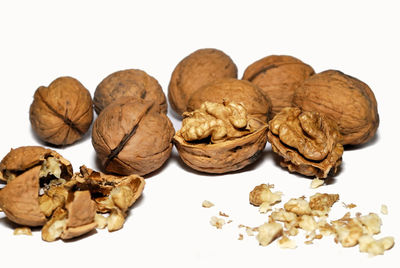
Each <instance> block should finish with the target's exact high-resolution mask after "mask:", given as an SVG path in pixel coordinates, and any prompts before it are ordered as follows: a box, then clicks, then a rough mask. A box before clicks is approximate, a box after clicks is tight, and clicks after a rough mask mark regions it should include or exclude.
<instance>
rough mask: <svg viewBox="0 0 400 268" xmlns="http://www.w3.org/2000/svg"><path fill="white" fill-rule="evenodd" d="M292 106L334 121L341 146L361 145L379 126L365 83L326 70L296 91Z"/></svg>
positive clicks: (374, 107)
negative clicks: (341, 137) (340, 137)
mask: <svg viewBox="0 0 400 268" xmlns="http://www.w3.org/2000/svg"><path fill="white" fill-rule="evenodd" d="M293 104H295V105H296V106H299V107H301V108H302V109H303V110H304V111H318V112H320V113H324V114H326V115H327V116H328V117H329V118H331V119H333V120H334V121H336V123H337V124H338V126H339V131H340V133H341V134H342V136H343V140H342V144H343V145H346V144H352V145H357V144H363V143H366V142H368V141H369V140H371V139H372V138H373V137H374V135H375V133H376V130H377V128H378V126H379V115H378V108H377V103H376V99H375V96H374V93H373V92H372V90H371V89H370V88H369V87H368V85H367V84H365V83H363V82H361V81H360V80H358V79H356V78H354V77H351V76H348V75H346V74H344V73H342V72H339V71H335V70H328V71H324V72H322V73H318V74H316V75H313V76H311V77H310V78H309V79H307V80H306V81H304V84H303V85H302V86H300V87H299V88H297V89H296V92H295V95H294V98H293Z"/></svg>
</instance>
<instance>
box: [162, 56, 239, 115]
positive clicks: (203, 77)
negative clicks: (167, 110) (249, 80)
mask: <svg viewBox="0 0 400 268" xmlns="http://www.w3.org/2000/svg"><path fill="white" fill-rule="evenodd" d="M220 78H237V67H236V65H235V63H234V62H233V61H232V59H231V58H230V57H229V56H228V55H226V54H225V53H224V52H222V51H220V50H217V49H212V48H207V49H199V50H197V51H195V52H193V53H192V54H190V55H189V56H187V57H186V58H184V59H183V60H182V61H181V62H180V63H179V64H178V65H177V66H176V67H175V69H174V71H173V73H172V76H171V80H170V83H169V87H168V100H169V103H170V104H171V107H172V109H173V110H174V111H175V112H177V113H178V114H180V115H181V114H182V113H183V112H185V111H187V103H188V101H189V98H190V97H191V95H192V94H193V93H194V92H195V91H196V90H197V89H199V88H200V87H202V86H204V85H206V84H209V83H211V82H213V81H215V80H217V79H220Z"/></svg>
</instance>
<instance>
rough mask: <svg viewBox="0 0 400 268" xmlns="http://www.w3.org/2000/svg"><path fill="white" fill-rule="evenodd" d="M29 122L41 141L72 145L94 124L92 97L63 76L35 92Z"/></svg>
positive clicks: (71, 79) (80, 85) (70, 78)
mask: <svg viewBox="0 0 400 268" xmlns="http://www.w3.org/2000/svg"><path fill="white" fill-rule="evenodd" d="M29 119H30V121H31V125H32V129H33V130H34V131H35V133H36V134H37V136H38V137H39V138H40V139H41V140H43V141H45V142H48V143H51V144H54V145H68V144H72V143H74V142H76V141H77V140H80V139H81V138H82V136H83V135H84V134H85V133H86V132H87V131H88V129H89V127H90V124H91V123H92V120H93V107H92V98H91V96H90V93H89V91H88V90H87V89H86V88H85V87H84V86H83V85H82V84H81V83H80V82H79V81H78V80H76V79H74V78H72V77H60V78H57V79H56V80H54V81H53V82H52V83H51V84H50V85H49V86H48V87H44V86H41V87H39V88H38V89H37V90H36V92H35V95H34V97H33V102H32V104H31V107H30V110H29Z"/></svg>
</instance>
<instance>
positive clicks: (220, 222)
mask: <svg viewBox="0 0 400 268" xmlns="http://www.w3.org/2000/svg"><path fill="white" fill-rule="evenodd" d="M210 224H211V225H212V226H215V227H216V228H217V229H222V226H224V225H225V220H224V219H223V218H218V217H216V216H212V217H211V220H210Z"/></svg>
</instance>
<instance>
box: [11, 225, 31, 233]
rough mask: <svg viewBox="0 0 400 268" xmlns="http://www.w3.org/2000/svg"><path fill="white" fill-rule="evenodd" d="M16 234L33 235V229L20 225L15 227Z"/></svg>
mask: <svg viewBox="0 0 400 268" xmlns="http://www.w3.org/2000/svg"><path fill="white" fill-rule="evenodd" d="M14 235H32V230H31V228H29V227H26V226H25V227H18V228H15V229H14Z"/></svg>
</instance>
